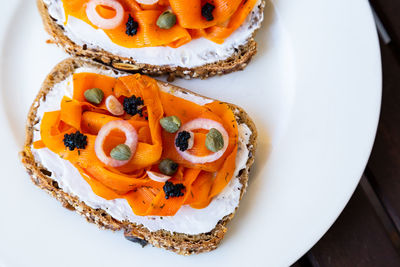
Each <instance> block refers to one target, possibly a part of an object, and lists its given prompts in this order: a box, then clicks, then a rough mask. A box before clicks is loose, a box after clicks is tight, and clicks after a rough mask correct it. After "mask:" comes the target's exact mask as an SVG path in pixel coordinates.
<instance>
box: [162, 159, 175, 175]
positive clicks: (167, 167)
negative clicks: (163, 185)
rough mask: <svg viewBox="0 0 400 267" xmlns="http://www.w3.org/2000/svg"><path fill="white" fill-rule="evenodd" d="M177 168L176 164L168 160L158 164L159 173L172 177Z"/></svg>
mask: <svg viewBox="0 0 400 267" xmlns="http://www.w3.org/2000/svg"><path fill="white" fill-rule="evenodd" d="M178 167H179V165H178V163H176V162H174V161H173V160H170V159H163V160H162V161H161V162H160V163H159V164H158V168H159V169H160V172H161V173H163V174H165V175H174V174H175V173H176V171H177V170H178Z"/></svg>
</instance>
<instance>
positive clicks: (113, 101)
mask: <svg viewBox="0 0 400 267" xmlns="http://www.w3.org/2000/svg"><path fill="white" fill-rule="evenodd" d="M106 107H107V110H108V111H109V112H110V113H111V114H113V115H115V116H121V115H122V114H124V107H123V106H122V104H121V103H120V102H119V101H118V99H117V98H116V97H115V96H113V95H110V96H108V97H107V98H106Z"/></svg>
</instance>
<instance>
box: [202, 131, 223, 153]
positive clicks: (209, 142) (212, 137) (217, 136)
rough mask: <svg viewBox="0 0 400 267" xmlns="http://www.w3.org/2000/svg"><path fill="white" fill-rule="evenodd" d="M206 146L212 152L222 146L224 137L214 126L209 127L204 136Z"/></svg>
mask: <svg viewBox="0 0 400 267" xmlns="http://www.w3.org/2000/svg"><path fill="white" fill-rule="evenodd" d="M206 147H207V149H208V150H210V151H212V152H218V151H219V150H221V149H222V148H224V138H223V137H222V134H221V133H220V132H219V131H218V130H217V129H215V128H211V129H210V131H209V132H208V133H207V136H206Z"/></svg>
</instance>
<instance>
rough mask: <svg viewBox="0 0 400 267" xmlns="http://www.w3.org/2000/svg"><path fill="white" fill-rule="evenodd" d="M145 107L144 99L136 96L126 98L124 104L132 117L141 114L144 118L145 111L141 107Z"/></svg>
mask: <svg viewBox="0 0 400 267" xmlns="http://www.w3.org/2000/svg"><path fill="white" fill-rule="evenodd" d="M143 105H144V102H143V99H142V98H141V97H136V96H134V95H133V96H131V97H127V98H125V99H124V104H123V106H124V110H125V112H126V113H128V114H129V115H132V116H134V115H136V114H139V115H140V116H141V117H143V110H142V109H141V106H143Z"/></svg>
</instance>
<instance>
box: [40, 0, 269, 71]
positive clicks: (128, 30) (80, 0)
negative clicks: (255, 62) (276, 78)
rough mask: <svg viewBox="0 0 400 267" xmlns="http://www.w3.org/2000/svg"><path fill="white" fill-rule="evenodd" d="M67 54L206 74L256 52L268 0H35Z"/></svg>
mask: <svg viewBox="0 0 400 267" xmlns="http://www.w3.org/2000/svg"><path fill="white" fill-rule="evenodd" d="M37 2H38V7H39V10H40V13H41V16H42V18H43V21H44V25H45V28H46V30H47V31H48V33H49V34H50V35H51V37H52V39H53V41H54V42H55V43H57V44H58V45H60V46H61V47H63V48H64V49H65V50H66V51H67V52H68V53H70V54H72V55H76V56H83V57H86V58H90V59H93V60H95V61H98V62H103V63H105V64H108V65H112V66H113V67H115V68H118V69H122V70H130V71H141V72H142V73H148V74H170V75H173V76H179V77H186V78H190V77H200V78H206V77H209V76H213V75H217V74H218V75H221V74H225V73H229V72H232V71H235V70H241V69H243V68H244V67H245V66H246V65H247V64H248V62H249V61H250V59H251V58H252V56H253V55H254V54H255V53H256V42H255V41H254V38H253V37H254V35H255V31H256V30H257V29H258V28H259V27H260V26H261V22H262V20H263V9H264V0H207V1H204V0H190V1H188V0H38V1H37Z"/></svg>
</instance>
